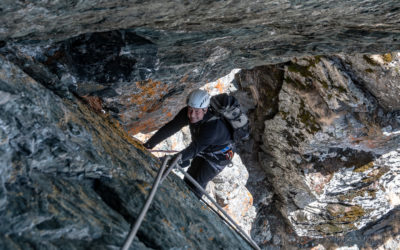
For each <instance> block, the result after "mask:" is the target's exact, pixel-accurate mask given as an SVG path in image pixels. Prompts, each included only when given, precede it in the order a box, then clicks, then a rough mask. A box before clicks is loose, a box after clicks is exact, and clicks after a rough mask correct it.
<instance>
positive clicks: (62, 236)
mask: <svg viewBox="0 0 400 250" xmlns="http://www.w3.org/2000/svg"><path fill="white" fill-rule="evenodd" d="M0 65H1V66H0V96H1V99H0V100H1V102H0V111H1V112H0V114H1V116H0V142H1V144H0V159H1V161H0V166H1V168H0V171H1V172H0V174H1V180H0V181H1V182H0V218H1V219H0V228H1V229H0V231H1V237H0V248H1V249H16V248H21V249H38V248H40V249H57V248H68V249H87V248H100V249H114V248H119V247H120V246H121V245H122V244H123V242H124V240H125V237H127V234H128V232H129V230H130V224H131V223H133V222H134V221H135V219H136V217H137V216H138V214H139V212H140V210H141V208H142V206H143V204H144V201H145V198H146V197H147V196H148V194H149V192H150V188H151V186H152V183H153V180H154V178H155V175H156V171H157V169H158V167H159V163H158V161H157V160H156V159H155V158H153V157H151V156H150V155H149V154H148V153H146V151H145V150H144V149H143V148H142V147H141V146H140V144H138V142H137V141H135V140H133V139H132V138H131V137H130V136H128V135H127V134H126V133H125V132H124V131H123V130H122V128H121V127H119V124H118V123H116V122H115V121H114V122H113V120H111V119H109V118H108V119H107V118H106V117H103V118H102V117H101V116H99V115H97V114H95V113H94V112H93V111H91V110H90V109H89V108H88V107H87V106H86V105H84V104H83V103H82V101H79V100H77V99H75V98H74V97H71V98H72V99H73V100H74V102H71V101H70V100H67V99H62V98H60V97H59V96H57V95H55V94H54V93H53V92H51V91H49V90H48V89H46V88H44V87H43V86H41V85H40V84H38V83H37V82H36V81H35V80H33V79H32V78H31V77H29V76H28V75H26V74H25V73H24V72H23V71H22V70H20V69H19V68H18V67H16V66H15V65H13V64H12V63H10V62H8V61H7V60H5V59H4V58H3V57H0ZM174 247H175V248H193V249H201V248H206V249H213V248H224V249H238V248H240V249H250V246H249V245H247V243H246V242H245V241H243V239H242V238H240V237H239V236H238V235H237V234H236V233H234V232H233V231H232V230H231V229H229V228H228V227H227V225H225V224H224V223H223V222H222V221H221V220H220V219H219V218H218V216H217V215H215V214H214V213H212V212H211V211H210V210H208V209H206V208H205V206H204V205H202V204H201V203H200V202H199V201H198V200H197V199H196V198H195V196H194V195H193V194H192V193H191V192H190V191H189V190H188V189H187V188H186V187H185V185H184V184H183V183H182V181H181V180H179V179H178V178H174V177H173V176H171V177H169V178H168V179H167V180H166V181H165V182H164V183H163V184H162V185H161V186H160V188H159V190H158V193H157V195H156V196H155V200H154V201H153V204H152V206H151V207H150V209H149V211H148V213H147V215H146V218H145V220H144V222H143V224H142V226H141V227H140V229H139V232H138V234H137V237H136V238H135V240H134V242H133V244H132V247H131V249H171V248H174Z"/></svg>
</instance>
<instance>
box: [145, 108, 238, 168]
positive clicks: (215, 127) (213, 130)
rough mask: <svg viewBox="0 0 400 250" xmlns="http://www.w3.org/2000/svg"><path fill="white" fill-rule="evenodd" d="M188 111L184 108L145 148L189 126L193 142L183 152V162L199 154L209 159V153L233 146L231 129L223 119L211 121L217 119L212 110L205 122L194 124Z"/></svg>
mask: <svg viewBox="0 0 400 250" xmlns="http://www.w3.org/2000/svg"><path fill="white" fill-rule="evenodd" d="M187 111H188V108H187V107H185V108H183V109H182V110H181V111H180V112H179V113H178V114H177V115H176V116H175V117H174V119H173V120H171V121H170V122H168V123H167V124H165V125H164V126H163V127H162V128H160V129H159V130H158V131H157V132H156V133H155V134H154V135H153V136H152V137H151V138H150V139H149V140H148V141H147V142H146V143H145V144H144V146H145V147H146V148H153V147H155V146H156V145H157V144H158V143H160V142H161V141H163V140H165V139H166V138H168V137H170V136H171V135H173V134H175V133H176V132H178V131H179V130H180V129H182V128H183V127H184V126H186V125H189V128H190V133H191V135H192V142H191V143H190V145H189V146H188V147H187V148H185V149H184V150H182V151H181V154H182V161H186V160H190V159H193V158H194V157H195V156H197V155H199V154H201V155H202V156H203V157H205V158H208V157H207V153H216V152H219V151H220V150H221V149H224V148H225V147H226V146H228V145H230V144H231V142H232V138H231V132H230V131H229V128H228V127H227V125H226V124H225V122H224V121H223V120H222V119H219V118H218V119H211V118H214V117H215V116H214V114H213V112H212V110H211V109H209V110H208V112H207V113H206V114H205V115H204V118H203V120H201V121H199V122H197V123H193V124H192V123H190V122H189V118H188V116H187ZM224 159H225V157H224Z"/></svg>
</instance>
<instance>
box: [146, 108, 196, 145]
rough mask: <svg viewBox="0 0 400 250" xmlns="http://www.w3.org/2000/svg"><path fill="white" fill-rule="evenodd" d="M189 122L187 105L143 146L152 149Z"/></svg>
mask: <svg viewBox="0 0 400 250" xmlns="http://www.w3.org/2000/svg"><path fill="white" fill-rule="evenodd" d="M188 124H189V118H188V117H187V107H185V108H183V109H182V110H181V111H179V113H178V114H177V115H176V116H175V117H174V119H172V120H171V121H170V122H168V123H167V124H165V125H164V126H162V127H161V128H160V129H159V130H158V131H157V132H156V133H155V134H154V135H153V136H152V137H151V138H150V139H149V140H148V141H147V142H146V143H145V144H143V146H145V147H146V148H148V149H152V148H154V147H155V146H156V145H157V144H159V143H160V142H162V141H163V140H165V139H167V138H168V137H170V136H171V135H173V134H175V133H176V132H178V131H179V130H180V129H182V128H183V127H184V126H186V125H188Z"/></svg>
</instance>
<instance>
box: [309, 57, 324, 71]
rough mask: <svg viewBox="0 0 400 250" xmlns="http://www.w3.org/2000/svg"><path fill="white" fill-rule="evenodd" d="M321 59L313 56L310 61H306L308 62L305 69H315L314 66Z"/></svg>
mask: <svg viewBox="0 0 400 250" xmlns="http://www.w3.org/2000/svg"><path fill="white" fill-rule="evenodd" d="M321 58H322V56H314V57H312V58H310V59H306V60H307V62H308V66H307V69H309V68H310V67H315V65H317V64H318V63H319V62H320V61H321Z"/></svg>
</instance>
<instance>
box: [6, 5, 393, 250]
mask: <svg viewBox="0 0 400 250" xmlns="http://www.w3.org/2000/svg"><path fill="white" fill-rule="evenodd" d="M399 15H400V3H399V2H398V1H378V0H362V1H360V0H351V1H330V0H326V1H316V0H307V1H293V0H274V1H264V2H262V3H260V2H255V1H254V2H240V1H217V2H207V1H203V2H193V3H192V2H178V1H162V2H159V1H151V2H146V3H143V2H138V1H85V0H82V1H64V2H63V1H41V0H39V1H18V2H14V1H9V0H6V1H2V2H1V3H0V24H1V25H0V54H1V55H2V56H3V57H4V58H5V59H3V57H2V59H1V60H2V61H7V60H8V61H10V62H11V63H8V62H7V63H2V65H1V67H2V69H3V67H6V66H7V65H12V64H14V65H16V66H17V67H19V68H20V69H21V70H22V71H24V72H25V74H26V75H24V74H22V73H21V72H20V71H19V70H18V69H16V67H14V66H12V69H13V72H19V73H18V74H17V75H18V79H19V78H23V79H24V80H21V81H20V80H15V79H14V77H16V76H14V74H9V73H8V76H7V78H6V79H7V81H5V80H2V81H1V82H0V83H1V85H0V86H7V89H3V87H2V89H0V91H1V92H0V96H1V98H0V107H1V108H2V109H4V107H6V106H7V105H11V106H12V107H11V108H9V109H8V110H7V111H10V112H11V111H12V115H10V116H7V118H2V120H1V122H2V127H1V128H2V130H1V134H0V136H1V141H0V147H1V151H0V153H1V154H2V155H1V158H0V159H1V160H0V161H1V162H0V163H1V168H0V174H1V183H0V184H1V185H0V211H2V213H3V214H4V211H6V210H7V209H8V208H9V207H8V206H10V207H11V208H12V209H13V210H10V211H11V212H12V213H11V215H9V214H6V215H7V218H8V219H7V223H4V225H5V226H4V228H5V229H4V232H16V233H13V234H5V236H4V237H3V238H1V242H2V243H1V244H4V246H6V247H5V248H15V245H13V244H14V243H18V244H22V245H21V248H57V247H59V246H61V245H64V244H65V245H66V247H67V248H74V247H76V248H85V247H88V246H89V245H90V246H91V247H93V246H94V247H101V246H104V245H105V244H107V246H110V247H112V246H117V245H118V244H119V242H120V241H121V240H122V238H123V233H124V232H126V231H127V230H125V229H127V228H128V227H129V222H130V218H131V217H133V216H132V215H130V216H129V213H131V212H132V211H133V210H134V211H135V212H136V214H137V210H136V208H137V207H136V206H133V207H134V208H131V209H132V211H131V210H129V211H128V212H126V211H121V210H119V211H117V212H115V210H113V211H114V212H115V214H113V213H114V212H110V206H111V207H112V206H115V204H117V205H118V207H120V206H119V204H120V202H119V201H118V202H116V203H115V200H114V199H110V197H118V195H120V197H122V198H121V199H123V200H130V199H131V198H130V195H131V194H130V193H129V192H126V190H121V189H122V187H124V185H123V186H120V185H119V184H120V183H129V185H132V188H133V189H135V188H136V186H135V184H133V182H134V181H132V183H131V180H136V179H137V178H139V179H140V180H141V181H142V182H143V180H145V181H144V183H146V185H147V184H148V183H150V179H152V177H151V178H150V176H149V175H150V174H149V173H152V176H154V169H155V165H156V163H155V161H153V160H150V159H151V158H150V156H147V155H146V156H143V153H140V152H141V151H136V150H135V149H134V148H133V146H129V145H127V144H126V143H125V142H124V140H122V139H121V140H116V141H114V140H113V139H114V138H115V137H114V136H112V138H113V139H110V138H109V137H107V136H108V135H109V134H110V133H112V134H114V133H113V132H110V131H109V130H110V128H111V131H114V130H113V129H112V128H113V127H114V126H115V124H116V123H112V124H111V125H110V124H106V123H104V124H103V125H99V124H101V123H102V122H101V123H100V122H99V121H98V120H96V119H95V118H94V117H96V116H92V115H90V116H89V115H88V114H89V113H88V110H87V109H85V107H83V106H82V105H80V102H77V101H76V98H82V99H83V100H84V101H85V102H87V103H88V104H89V106H91V107H92V109H94V110H95V111H96V112H98V113H107V114H110V115H111V116H112V117H114V118H117V119H118V121H120V123H121V124H122V126H123V128H125V129H126V130H127V131H129V132H130V133H131V134H136V133H138V132H149V131H152V130H154V129H156V128H158V127H160V126H161V125H162V124H164V123H165V122H167V121H168V120H169V119H171V118H172V116H173V115H174V114H176V112H177V111H178V110H179V109H180V108H181V107H182V106H183V105H184V100H185V96H186V94H187V93H188V92H189V91H190V90H191V89H193V88H196V87H199V86H201V85H203V84H204V83H206V82H210V81H212V80H215V79H217V78H218V77H220V76H222V75H225V74H227V73H229V72H230V71H231V70H232V69H234V68H243V69H245V70H242V72H241V73H240V74H239V75H237V77H236V83H237V84H238V89H239V91H238V92H236V93H235V95H237V96H238V97H240V98H241V100H242V101H243V103H246V105H245V106H246V109H248V110H249V112H250V116H251V121H252V124H253V126H252V133H253V138H252V140H251V141H250V142H248V143H247V144H245V145H241V158H242V160H243V162H245V165H246V168H247V171H248V173H249V179H248V182H247V184H246V186H247V189H248V190H249V192H250V193H251V194H252V196H253V200H254V203H253V204H254V205H255V207H256V211H257V218H256V219H255V221H254V224H253V228H252V230H251V233H252V236H253V238H254V239H256V240H257V241H258V242H259V244H260V245H261V246H262V247H264V248H289V247H294V248H311V247H314V246H321V247H325V248H327V249H329V248H336V247H354V248H358V247H359V248H363V247H365V248H368V247H370V248H377V247H379V246H380V245H382V244H384V242H385V240H386V239H387V240H388V241H387V242H389V241H390V240H391V239H396V237H397V235H398V228H399V225H398V221H400V219H399V217H400V215H399V206H398V189H397V185H398V179H397V177H396V175H395V174H396V172H397V171H398V169H397V168H398V159H397V155H398V143H399V138H398V136H399V134H398V127H399V124H398V123H399V115H398V110H399V102H398V96H399V95H398V94H399V86H398V82H399V81H398V80H399V79H398V73H399V64H398V60H399V58H398V55H397V54H395V53H391V54H383V55H374V56H369V55H364V54H357V55H350V54H353V53H356V52H358V53H369V54H370V53H375V52H376V53H378V52H379V53H388V52H390V51H396V50H399V49H400V46H399V43H400V40H399V36H400V33H399V29H398V27H399V20H400V18H399V17H400V16H399ZM339 52H345V53H347V54H346V55H344V54H339V55H337V53H339ZM335 54H336V55H335ZM304 55H307V56H309V55H330V56H317V57H306V58H302V57H303V56H304ZM294 56H297V57H298V58H299V59H293V57H294ZM292 59H293V60H292ZM288 61H290V62H288ZM271 63H279V64H276V65H268V66H262V65H265V64H271ZM7 67H8V66H7ZM254 67H255V68H254ZM250 69H251V70H250ZM7 70H8V69H7ZM22 76H23V77H22ZM2 77H3V76H2ZM3 78H4V77H3ZM16 78H17V77H16ZM26 79H28V80H29V82H37V83H40V84H42V85H43V86H45V87H46V88H47V89H49V90H51V91H52V92H53V93H55V94H56V95H57V96H54V95H52V94H51V92H49V91H47V90H45V89H43V88H41V87H39V85H36V84H33V85H34V86H33V87H29V88H28V86H30V85H26V86H25V85H24V87H21V86H20V85H15V86H13V87H15V88H17V86H19V88H20V89H19V90H18V91H15V92H9V89H10V87H9V82H25V80H26ZM8 81H9V82H8ZM4 84H6V85H4ZM219 87H221V86H218V87H215V88H218V89H219ZM26 88H28V89H26ZM31 89H32V91H33V92H32V93H35V92H38V93H36V95H37V96H35V97H33V96H32V97H29V95H28V97H29V98H19V96H23V95H25V96H26V95H27V94H26V93H28V92H29V91H30V90H31ZM49 96H51V97H49ZM250 96H252V97H253V98H250ZM39 97H40V98H39ZM60 98H61V99H60ZM61 100H62V101H61ZM68 100H69V101H68ZM53 101H55V102H53ZM64 106H65V107H64ZM40 107H43V108H40ZM63 107H64V109H63ZM66 107H67V108H66ZM60 109H62V110H64V111H63V112H65V113H66V114H68V116H67V117H72V118H74V117H75V119H74V120H73V122H71V119H72V118H68V119H66V120H67V121H68V123H66V124H63V122H60V120H63V119H64V120H65V118H64V116H66V115H61V112H59V110H60ZM65 110H66V111H65ZM2 113H4V114H5V112H2ZM17 113H18V114H17ZM36 114H40V119H39V118H38V119H34V116H35V115H36ZM2 115H3V114H2ZM14 116H15V117H16V118H11V117H14ZM2 117H3V116H2ZM57 117H58V118H57ZM17 118H18V119H17ZM22 118H23V119H22ZM56 118H57V119H56ZM21 119H22V121H25V122H22V123H21ZM264 122H265V123H264ZM4 124H5V125H4ZM25 124H26V126H25ZM69 124H70V125H69ZM91 124H97V125H98V126H95V127H96V128H93V126H94V125H91ZM3 125H4V126H3ZM68 126H71V127H68ZM22 130H23V132H21V131H22ZM89 131H100V132H93V133H92V132H89ZM9 135H10V136H9ZM11 135H12V136H16V137H15V140H12V139H10V138H14V137H11ZM261 135H263V136H261ZM93 138H97V139H93ZM99 145H101V146H99ZM121 145H124V146H121ZM119 147H122V148H123V149H120V151H117V152H114V150H115V148H119ZM131 150H133V151H135V152H138V153H137V154H138V155H136V154H133V155H131V154H130V153H131ZM66 152H67V153H66ZM126 152H129V153H126ZM94 159H95V160H94ZM128 162H129V164H131V163H132V162H135V164H136V163H137V162H141V163H140V164H138V165H140V166H142V168H137V169H138V171H140V173H136V172H130V171H131V170H130V169H129V170H126V166H127V165H128ZM149 164H150V165H149ZM260 165H261V166H262V168H263V170H264V171H263V170H262V169H261V167H260ZM3 166H5V167H3ZM119 168H121V169H122V170H121V169H119ZM144 169H147V171H145V170H144ZM39 170H40V171H39ZM142 170H143V171H142ZM121 171H122V172H121ZM132 171H133V170H132ZM135 171H136V169H135ZM125 172H126V173H127V174H126V176H125V178H123V177H120V176H119V175H118V174H121V173H125ZM146 173H147V174H146ZM116 174H117V176H118V178H119V179H118V178H117V177H115V175H116ZM20 176H21V177H20ZM54 176H56V177H54ZM143 176H147V177H146V178H144V177H143ZM110 177H111V180H110V179H109V178H110ZM88 178H89V179H88ZM353 178H354V179H353ZM116 179H118V180H119V181H121V182H114V181H115V180H116ZM95 180H98V181H95ZM36 183H37V185H38V186H34V185H36ZM77 183H79V185H80V186H79V185H78V184H77ZM135 183H136V182H135ZM140 183H141V182H140V181H139V184H137V183H136V184H137V185H139V187H138V188H137V189H135V190H143V188H141V187H142V186H140ZM177 183H179V181H177ZM171 185H172V184H171ZM177 185H178V189H179V188H181V189H179V190H184V187H181V186H179V185H180V184H177ZM49 187H54V188H51V189H50V188H49ZM8 189H10V190H15V191H13V192H14V193H13V192H11V191H10V192H8ZM337 189H339V190H337ZM93 190H94V191H93ZM110 190H111V191H112V192H111V191H110ZM169 190H170V189H169ZM60 191H61V192H60ZM21 193H22V194H23V195H22V197H21V196H20V194H21ZM25 193H26V196H24V194H25ZM67 193H68V194H71V196H67V195H66V196H61V195H60V194H67ZM115 193H117V194H118V195H115ZM133 193H135V194H140V195H137V196H136V195H132V197H134V198H135V199H136V198H137V199H141V201H140V202H139V203H141V202H142V200H143V197H144V193H145V192H141V191H137V192H134V191H133ZM166 193H167V194H169V193H168V192H166ZM100 194H102V195H103V196H101V195H100ZM104 194H106V195H104ZM28 195H29V196H28ZM189 195H190V194H189ZM60 196H61V197H62V198H59V197H60ZM99 196H101V197H102V200H103V201H104V202H103V203H101V202H99V200H98V199H97V198H98V197H99ZM127 196H129V197H127ZM10 197H11V198H10ZM31 197H34V201H33V203H29V202H28V201H30V200H31V199H32V198H31ZM48 197H50V198H51V197H53V200H51V201H48V200H50V198H48ZM54 197H56V198H54ZM82 197H84V198H82ZM86 197H88V198H86ZM96 197H97V198H96ZM165 197H166V200H168V199H170V197H169V196H168V195H167V196H165ZM171 197H173V196H171ZM134 198H132V199H134ZM77 200H78V201H81V200H84V201H82V202H76V201H77ZM88 200H90V201H88ZM106 201H107V202H108V203H107V202H106ZM185 201H186V202H187V201H190V199H185ZM56 202H58V204H60V205H59V206H58V207H57V208H56V209H54V210H49V212H46V211H47V210H46V209H47V208H48V207H50V209H52V208H53V207H52V206H51V205H48V204H56ZM158 202H160V203H162V202H165V201H162V200H160V201H158ZM81 203H85V204H87V203H88V204H94V203H95V204H96V205H97V204H98V203H101V204H99V205H97V206H98V207H99V210H98V211H95V212H92V209H91V207H90V206H86V207H83V208H82V206H80V204H81ZM176 203H179V202H173V204H172V205H171V206H172V207H173V208H174V209H177V210H176V211H177V213H182V214H185V213H186V212H187V211H186V209H185V211H184V212H182V210H179V209H180V206H178V207H177V208H175V207H174V206H175V204H176ZM27 204H28V205H27ZM29 204H33V205H32V206H31V205H29ZM36 204H37V205H36ZM110 204H111V205H110ZM130 204H131V203H130ZM185 204H187V203H185ZM78 205H79V206H78ZM54 206H55V205H54ZM188 206H189V207H190V208H192V206H191V204H189V205H188ZM125 207H127V206H125ZM159 207H163V206H159ZM6 208H7V209H6ZM17 208H21V210H18V209H17ZM137 209H139V208H137ZM71 210H73V211H74V212H73V213H72V212H68V214H67V215H65V216H66V217H62V218H61V219H58V217H54V216H53V214H54V213H55V214H59V213H58V212H57V211H71ZM111 210H112V209H111ZM117 210H118V209H117ZM375 210H376V211H375ZM18 211H22V213H23V214H24V216H25V217H24V216H20V215H18V214H17V213H18ZM36 211H37V212H36ZM43 211H44V212H43ZM102 211H105V212H104V213H106V212H107V211H108V212H107V214H108V215H107V216H108V217H107V218H111V219H110V220H111V221H113V223H111V224H110V222H109V221H110V220H108V219H107V220H104V221H100V222H99V221H98V220H90V219H88V218H87V217H85V216H82V214H85V213H88V214H91V213H100V214H104V213H103V212H102ZM32 213H36V214H34V215H33V216H31V215H32ZM193 213H196V214H199V212H198V211H197V210H196V209H194V211H193ZM3 214H2V215H3ZM60 214H62V213H60ZM121 214H123V216H121ZM127 214H128V215H127ZM132 214H134V212H132ZM8 215H9V216H10V217H8ZM179 215H180V214H179ZM35 216H36V217H35ZM49 216H50V217H51V218H54V219H53V220H50V221H48V220H47V219H46V218H48V217H49ZM76 216H78V217H76ZM118 216H119V217H118ZM98 217H99V216H96V218H98ZM2 218H3V217H2ZM4 218H5V217H4ZM26 218H28V219H26ZM29 218H31V219H30V220H29ZM32 218H34V219H32ZM77 218H80V219H77ZM154 218H158V217H157V216H155V215H154V216H153V217H151V219H154ZM304 219H306V220H305V221H304ZM154 221H157V219H154ZM206 221H207V220H206ZM20 222H21V223H20ZM40 222H42V223H43V224H41V223H40ZM84 222H87V223H84ZM169 222H170V221H167V222H165V223H166V224H167V225H171V224H169ZM1 223H3V220H1ZM38 223H39V224H38ZM68 223H74V224H72V225H71V224H68ZM165 223H164V224H165ZM366 223H367V224H366ZM66 224H67V226H66ZM116 224H118V227H116V226H115V225H116ZM87 225H89V226H87ZM99 225H100V226H99ZM121 225H122V226H121ZM172 225H173V227H174V224H172ZM192 225H197V224H192ZM364 225H365V226H364ZM65 227H67V228H68V229H66V230H64V228H65ZM1 228H3V224H2V227H1ZM103 228H104V229H103ZM121 228H123V229H124V230H122V229H121ZM28 229H29V230H28ZM57 229H60V230H58V231H57ZM170 229H171V228H170ZM192 229H193V230H194V231H196V230H197V231H199V230H200V229H199V230H198V228H196V226H194V227H193V228H192ZM149 230H150V229H149ZM203 230H204V229H203ZM164 231H168V232H169V233H171V234H174V233H175V234H174V235H177V234H179V233H178V232H180V231H179V229H178V228H177V227H174V228H173V229H172V230H164ZM206 231H207V230H206ZM185 232H186V231H185ZM207 232H208V231H207ZM38 235H39V236H38ZM49 235H56V236H59V235H61V237H63V238H64V240H60V241H56V240H43V238H46V239H48V238H49ZM80 235H86V236H85V237H82V236H80ZM149 235H152V234H149ZM298 235H304V236H298ZM158 236H159V235H158V234H157V236H155V238H156V237H158ZM308 236H312V237H323V238H319V239H315V238H310V237H308ZM40 237H42V238H40ZM147 237H148V235H147V234H146V233H143V234H141V236H140V238H141V239H140V241H137V242H136V243H137V244H138V245H136V247H137V248H145V247H149V248H157V247H159V244H160V242H159V239H156V240H154V241H152V240H153V238H152V239H150V240H149V239H148V238H147ZM171 237H172V238H174V237H173V236H171ZM190 237H191V238H190ZM37 238H38V240H37V241H35V240H33V241H32V239H37ZM175 238H176V239H178V240H179V239H181V238H180V236H178V237H175ZM175 238H174V239H175ZM189 238H190V239H191V242H194V243H191V244H197V243H198V242H200V243H198V244H199V246H200V244H201V246H208V245H207V244H208V243H203V241H202V239H198V238H196V236H193V235H192V236H189ZM397 238H398V237H397ZM21 239H22V240H21ZM71 239H73V240H74V241H73V240H71ZM92 239H96V242H95V241H94V240H92ZM74 242H75V243H74ZM182 242H184V241H182ZM136 243H135V244H136ZM143 243H145V244H148V245H147V246H145V245H144V244H143ZM74 244H75V245H74ZM179 244H180V243H179ZM184 244H185V243H182V245H181V246H183V245H184ZM210 244H211V243H210ZM216 244H217V245H218V247H220V245H219V244H220V243H216ZM221 244H229V243H221ZM390 244H391V243H389V245H388V246H390ZM393 244H395V243H393ZM171 245H172V243H171ZM189 246H190V247H193V248H196V246H197V245H195V246H193V245H189ZM213 246H214V245H213ZM221 247H224V246H221ZM226 247H229V246H226Z"/></svg>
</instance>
